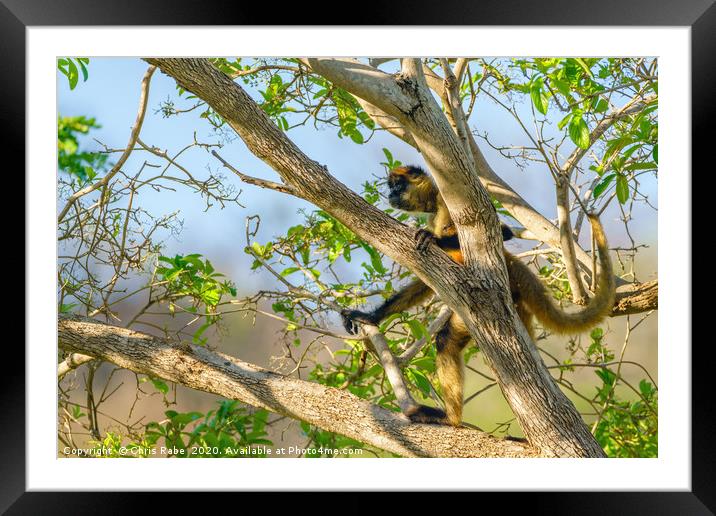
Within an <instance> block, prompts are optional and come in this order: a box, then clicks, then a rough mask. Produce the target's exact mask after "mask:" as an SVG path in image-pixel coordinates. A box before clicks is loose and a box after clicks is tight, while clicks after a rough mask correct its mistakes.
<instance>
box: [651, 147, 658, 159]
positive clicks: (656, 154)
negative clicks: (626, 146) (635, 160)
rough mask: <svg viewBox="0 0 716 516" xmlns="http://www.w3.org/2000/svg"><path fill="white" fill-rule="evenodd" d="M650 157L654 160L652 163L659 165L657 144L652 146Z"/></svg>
mask: <svg viewBox="0 0 716 516" xmlns="http://www.w3.org/2000/svg"><path fill="white" fill-rule="evenodd" d="M651 157H652V158H654V163H657V164H658V163H659V144H658V143H657V144H656V145H654V150H653V151H651Z"/></svg>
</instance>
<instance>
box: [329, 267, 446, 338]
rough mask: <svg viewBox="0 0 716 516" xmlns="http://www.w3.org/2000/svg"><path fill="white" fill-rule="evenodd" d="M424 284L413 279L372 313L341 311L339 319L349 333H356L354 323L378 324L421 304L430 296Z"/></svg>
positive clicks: (356, 328)
mask: <svg viewBox="0 0 716 516" xmlns="http://www.w3.org/2000/svg"><path fill="white" fill-rule="evenodd" d="M432 293H433V291H432V290H430V287H428V286H427V285H426V284H425V283H423V282H422V281H420V280H419V279H414V280H413V281H411V282H410V283H408V284H407V285H406V286H405V287H404V288H402V289H401V290H399V291H398V292H396V293H395V294H393V295H392V296H390V297H389V298H388V299H387V300H386V301H385V303H383V304H382V305H380V306H379V307H378V308H376V309H375V310H373V311H372V312H361V311H360V310H343V311H342V312H341V317H342V318H343V326H344V327H345V328H346V331H348V332H350V333H358V327H357V325H356V323H364V324H378V323H380V321H382V320H383V319H385V318H386V317H388V316H389V315H392V314H396V313H398V312H402V311H404V310H407V309H409V308H410V307H411V306H415V305H417V304H418V303H422V302H423V301H425V300H426V299H428V298H429V297H430V296H431V295H432Z"/></svg>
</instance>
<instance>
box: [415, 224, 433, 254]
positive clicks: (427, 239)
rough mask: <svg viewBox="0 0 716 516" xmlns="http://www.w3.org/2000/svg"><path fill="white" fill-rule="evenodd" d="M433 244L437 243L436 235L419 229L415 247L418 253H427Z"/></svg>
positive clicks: (416, 234)
mask: <svg viewBox="0 0 716 516" xmlns="http://www.w3.org/2000/svg"><path fill="white" fill-rule="evenodd" d="M433 243H435V235H433V234H432V233H431V232H430V231H428V230H427V229H418V231H417V233H415V246H416V247H417V249H418V251H421V252H423V251H426V250H427V249H428V247H430V245H431V244H433Z"/></svg>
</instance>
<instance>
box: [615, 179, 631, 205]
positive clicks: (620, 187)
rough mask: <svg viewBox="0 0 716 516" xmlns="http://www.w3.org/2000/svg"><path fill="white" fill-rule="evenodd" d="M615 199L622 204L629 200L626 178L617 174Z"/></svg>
mask: <svg viewBox="0 0 716 516" xmlns="http://www.w3.org/2000/svg"><path fill="white" fill-rule="evenodd" d="M617 199H619V202H620V203H621V204H624V203H625V202H627V200H628V199H629V183H628V181H627V178H626V176H624V175H622V174H619V175H618V176H617Z"/></svg>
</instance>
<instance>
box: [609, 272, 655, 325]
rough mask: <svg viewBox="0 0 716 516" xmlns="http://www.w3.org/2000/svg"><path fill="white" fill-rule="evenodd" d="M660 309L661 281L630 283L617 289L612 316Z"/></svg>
mask: <svg viewBox="0 0 716 516" xmlns="http://www.w3.org/2000/svg"><path fill="white" fill-rule="evenodd" d="M658 309H659V282H658V281H657V280H652V281H647V282H646V283H642V284H640V285H635V284H629V285H625V286H623V287H620V288H618V289H617V293H616V298H615V300H614V309H613V310H612V313H611V316H612V317H615V316H619V315H631V314H638V313H642V312H648V311H650V310H658Z"/></svg>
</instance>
